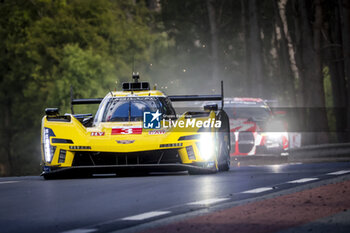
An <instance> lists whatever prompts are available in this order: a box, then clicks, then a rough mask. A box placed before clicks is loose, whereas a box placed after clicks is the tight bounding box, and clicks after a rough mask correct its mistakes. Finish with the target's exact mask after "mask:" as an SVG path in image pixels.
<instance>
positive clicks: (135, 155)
mask: <svg viewBox="0 0 350 233" xmlns="http://www.w3.org/2000/svg"><path fill="white" fill-rule="evenodd" d="M176 163H181V158H180V156H179V155H178V153H177V149H175V150H154V151H142V152H132V153H111V152H76V154H75V156H74V160H73V164H72V166H74V167H79V166H105V165H107V166H108V165H142V164H176Z"/></svg>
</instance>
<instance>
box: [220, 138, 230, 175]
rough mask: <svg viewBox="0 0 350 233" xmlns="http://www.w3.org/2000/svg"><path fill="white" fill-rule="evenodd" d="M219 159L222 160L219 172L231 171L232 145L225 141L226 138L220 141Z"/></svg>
mask: <svg viewBox="0 0 350 233" xmlns="http://www.w3.org/2000/svg"><path fill="white" fill-rule="evenodd" d="M219 158H220V165H219V171H228V170H230V163H231V158H230V145H229V142H228V141H226V140H224V138H221V139H220V144H219Z"/></svg>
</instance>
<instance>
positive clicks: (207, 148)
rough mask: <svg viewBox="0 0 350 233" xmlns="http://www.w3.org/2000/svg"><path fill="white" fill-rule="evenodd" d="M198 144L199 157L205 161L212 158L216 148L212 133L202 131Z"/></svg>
mask: <svg viewBox="0 0 350 233" xmlns="http://www.w3.org/2000/svg"><path fill="white" fill-rule="evenodd" d="M198 144H199V152H200V156H201V158H202V159H203V160H205V161H209V160H212V159H213V158H214V155H215V150H216V145H215V138H214V136H213V135H212V133H202V134H201V136H200V141H199V142H198Z"/></svg>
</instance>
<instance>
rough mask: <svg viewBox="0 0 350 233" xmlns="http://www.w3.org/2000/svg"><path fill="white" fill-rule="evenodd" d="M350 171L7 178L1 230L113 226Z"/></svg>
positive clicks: (262, 169) (297, 167)
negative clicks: (52, 178)
mask: <svg viewBox="0 0 350 233" xmlns="http://www.w3.org/2000/svg"><path fill="white" fill-rule="evenodd" d="M346 174H350V163H349V162H334V163H312V164H282V165H265V166H245V167H234V168H231V170H230V171H229V172H224V173H217V174H211V175H195V176H190V175H188V174H187V173H170V174H152V175H149V176H142V177H106V176H105V177H94V178H86V179H62V180H44V179H43V178H42V177H39V176H37V177H36V176H32V177H9V178H1V179H0V232H3V233H5V232H76V233H77V232H96V231H99V232H111V231H118V230H122V231H128V229H129V231H130V230H131V231H132V229H136V230H140V229H143V228H140V229H137V226H143V225H147V224H152V222H161V221H162V220H163V219H164V221H169V220H166V219H171V218H175V217H176V216H183V215H186V214H190V213H192V214H194V215H196V214H197V213H200V212H201V211H202V212H203V211H204V212H205V211H207V209H208V208H209V207H210V208H211V207H212V208H215V206H220V205H225V203H226V204H229V203H232V202H236V203H240V202H244V201H246V200H252V199H254V198H259V197H261V196H264V195H269V194H273V193H276V192H281V191H283V190H287V191H288V190H293V189H297V188H298V187H301V186H303V185H305V184H311V185H312V184H316V183H319V182H324V181H327V180H330V179H334V178H335V177H341V176H346Z"/></svg>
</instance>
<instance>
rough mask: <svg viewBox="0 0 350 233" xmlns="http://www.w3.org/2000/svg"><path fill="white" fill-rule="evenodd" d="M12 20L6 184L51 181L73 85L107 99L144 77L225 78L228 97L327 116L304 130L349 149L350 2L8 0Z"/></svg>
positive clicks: (201, 82) (0, 88)
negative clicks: (51, 133)
mask: <svg viewBox="0 0 350 233" xmlns="http://www.w3.org/2000/svg"><path fill="white" fill-rule="evenodd" d="M0 14H1V16H2V17H1V18H0V53H1V54H0V111H1V114H0V175H19V174H21V175H24V174H38V173H39V172H40V167H39V163H40V124H41V118H42V116H43V111H44V109H45V108H46V107H59V108H60V109H61V113H64V112H69V111H70V86H72V87H73V90H74V97H75V98H88V97H103V96H104V95H105V94H106V93H107V92H108V91H109V90H114V89H116V88H117V89H118V88H119V86H120V83H121V82H123V81H126V80H130V77H131V72H132V70H135V71H139V72H140V73H141V78H142V79H144V80H149V81H151V82H152V83H156V84H157V85H158V88H159V89H161V90H163V91H165V92H166V93H167V94H185V93H187V94H192V93H198V94H199V93H206V94H208V93H211V92H219V90H218V89H219V81H220V80H224V83H225V95H226V96H249V97H250V96H251V97H262V98H265V99H276V100H278V101H279V103H280V104H281V105H282V106H289V107H296V106H297V107H318V108H320V109H321V110H322V111H321V112H318V114H317V115H313V114H312V111H311V113H309V114H307V115H306V116H305V117H304V119H305V121H304V122H301V123H302V124H311V125H314V126H315V127H317V126H318V125H323V126H327V127H328V126H329V127H331V128H332V129H334V131H336V132H339V133H335V134H333V135H329V134H327V133H325V134H318V135H315V136H312V137H306V139H307V140H306V141H305V142H304V143H306V144H315V143H324V142H329V141H332V142H343V141H349V135H348V134H347V133H344V132H346V131H349V128H350V117H347V116H350V112H347V111H348V110H347V109H350V108H349V105H350V90H349V82H350V81H349V77H350V48H349V47H350V43H349V42H350V34H349V33H350V32H349V30H350V25H349V23H350V6H349V2H348V1H346V0H335V1H332V0H260V1H258V0H235V1H229V0H205V1H202V0H191V1H187V0H176V1H175V0H72V1H67V0H0ZM325 107H332V110H331V111H330V110H328V111H327V109H326V108H325ZM344 109H345V110H344ZM79 111H81V112H87V111H92V109H89V108H88V107H81V108H80V109H79ZM299 123H300V122H299ZM330 136H331V137H330Z"/></svg>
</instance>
